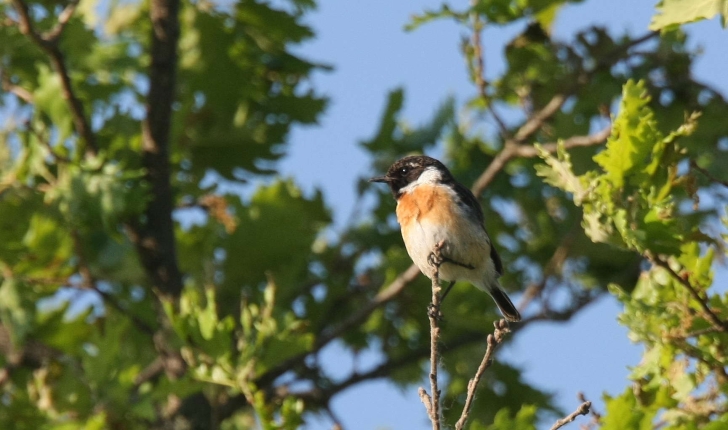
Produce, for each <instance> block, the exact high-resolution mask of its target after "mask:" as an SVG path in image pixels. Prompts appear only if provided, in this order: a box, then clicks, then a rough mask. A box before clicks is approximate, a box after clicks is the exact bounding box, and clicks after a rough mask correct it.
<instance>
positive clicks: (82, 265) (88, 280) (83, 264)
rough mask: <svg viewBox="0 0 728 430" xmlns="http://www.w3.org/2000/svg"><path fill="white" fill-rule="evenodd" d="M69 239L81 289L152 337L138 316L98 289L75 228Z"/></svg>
mask: <svg viewBox="0 0 728 430" xmlns="http://www.w3.org/2000/svg"><path fill="white" fill-rule="evenodd" d="M71 239H72V241H73V250H74V253H75V254H76V258H77V259H78V264H77V269H78V273H79V274H80V275H81V279H82V281H83V287H84V288H87V289H89V290H93V291H95V292H96V293H97V294H98V295H100V296H101V298H102V299H103V300H104V303H105V304H107V305H110V306H111V307H113V308H114V309H116V310H117V311H119V313H121V314H122V315H126V316H127V317H128V318H129V319H130V320H131V322H132V323H133V324H134V325H135V326H136V327H137V329H139V330H140V331H141V332H143V333H146V334H148V335H149V336H154V334H155V331H154V329H153V328H152V327H151V326H150V325H149V324H147V323H146V322H145V321H143V320H142V319H141V318H139V317H138V316H136V315H134V314H133V313H132V312H129V310H128V309H124V307H123V306H121V304H120V303H119V302H117V301H116V298H115V297H114V296H113V295H111V294H109V293H107V292H106V291H103V290H101V289H100V288H99V284H98V281H97V279H96V277H95V276H94V275H93V273H91V268H90V267H91V266H90V265H89V263H88V260H87V259H86V253H85V252H84V249H83V242H82V241H81V236H80V234H79V232H78V230H76V229H75V228H71Z"/></svg>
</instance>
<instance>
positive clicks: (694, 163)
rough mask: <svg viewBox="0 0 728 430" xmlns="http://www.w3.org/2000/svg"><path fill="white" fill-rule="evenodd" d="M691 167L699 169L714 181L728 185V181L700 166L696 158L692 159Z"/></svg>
mask: <svg viewBox="0 0 728 430" xmlns="http://www.w3.org/2000/svg"><path fill="white" fill-rule="evenodd" d="M690 167H692V168H693V169H695V170H697V171H698V172H700V173H702V174H703V175H704V176H705V177H706V178H708V179H709V180H711V181H712V182H715V183H718V184H721V185H723V186H724V187H728V181H725V180H723V179H718V178H716V177H715V176H713V175H712V174H711V173H710V172H708V171H707V170H705V169H703V168H702V167H700V166H698V162H697V161H695V160H690Z"/></svg>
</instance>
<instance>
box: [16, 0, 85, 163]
mask: <svg viewBox="0 0 728 430" xmlns="http://www.w3.org/2000/svg"><path fill="white" fill-rule="evenodd" d="M12 2H13V4H14V6H15V10H16V12H17V13H18V18H19V20H20V21H19V27H20V32H21V33H22V34H24V35H26V36H28V37H29V38H30V39H31V40H32V41H33V42H34V43H35V44H36V45H38V47H39V48H41V49H42V50H43V51H45V52H46V54H48V57H49V59H50V61H51V65H52V66H53V69H54V70H55V71H56V73H58V76H59V77H60V79H61V92H62V94H63V98H64V99H66V101H67V102H68V108H69V109H70V111H71V118H72V120H73V124H74V128H75V129H76V132H77V133H78V134H79V136H81V138H82V140H83V141H84V142H85V144H86V148H85V149H86V154H87V155H96V154H97V153H98V148H97V146H96V136H95V135H94V133H93V131H92V130H91V124H90V122H89V120H88V118H86V115H85V114H84V111H83V104H82V103H81V100H79V99H78V97H76V94H75V92H74V90H73V85H72V84H71V78H70V76H69V73H68V69H67V68H66V63H65V59H64V56H63V53H61V50H60V49H59V48H58V43H57V41H58V39H59V38H60V35H61V32H62V31H63V29H64V28H65V25H66V23H68V20H69V19H70V18H71V16H72V15H73V12H74V11H75V8H76V5H75V2H72V3H71V4H69V5H68V6H67V7H66V8H65V9H64V11H63V13H61V15H60V17H59V21H58V24H57V25H56V27H55V28H54V29H53V30H51V32H49V33H48V34H47V35H41V34H39V33H38V32H37V31H36V30H35V28H34V27H33V21H32V19H31V17H30V13H29V11H28V5H27V4H26V3H25V2H24V1H23V0H12Z"/></svg>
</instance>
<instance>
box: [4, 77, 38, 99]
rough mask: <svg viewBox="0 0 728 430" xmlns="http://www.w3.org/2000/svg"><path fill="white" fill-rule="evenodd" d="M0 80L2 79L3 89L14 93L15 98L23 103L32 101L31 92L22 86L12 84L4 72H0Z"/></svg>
mask: <svg viewBox="0 0 728 430" xmlns="http://www.w3.org/2000/svg"><path fill="white" fill-rule="evenodd" d="M0 75H1V76H0V81H2V89H3V91H7V92H9V93H11V94H14V95H15V96H16V97H17V98H19V99H20V100H22V101H24V102H25V103H28V104H32V103H33V102H34V99H33V94H32V93H31V92H30V91H28V90H26V89H25V88H23V87H20V86H18V85H14V84H13V83H12V82H11V81H10V77H9V76H8V75H7V74H5V73H0Z"/></svg>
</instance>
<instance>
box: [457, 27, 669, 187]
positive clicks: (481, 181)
mask: <svg viewBox="0 0 728 430" xmlns="http://www.w3.org/2000/svg"><path fill="white" fill-rule="evenodd" d="M658 36H659V32H654V31H652V32H649V33H647V34H645V35H643V36H641V37H639V38H637V39H634V40H631V41H629V43H626V44H624V45H622V46H618V47H616V48H615V49H614V50H612V52H610V53H607V54H606V55H604V56H603V57H602V58H601V59H600V61H598V62H597V63H596V65H595V66H594V68H593V69H591V70H589V71H583V72H582V73H581V75H579V76H577V77H576V78H575V81H574V84H572V85H571V86H570V87H569V88H567V89H566V90H564V91H563V92H562V93H557V94H554V96H553V97H552V98H551V100H550V101H549V102H548V103H546V105H545V106H544V107H543V108H541V109H540V110H539V111H538V112H536V113H535V114H533V115H531V116H530V118H529V119H528V120H527V121H526V122H525V123H524V124H523V125H522V126H521V127H520V128H519V129H518V130H517V131H516V133H515V134H514V135H513V137H512V138H509V139H506V140H505V142H504V143H503V149H502V150H501V152H500V153H498V155H496V157H495V158H494V159H493V161H491V163H490V165H489V166H488V168H486V170H485V171H483V173H482V174H481V175H480V177H479V178H478V179H477V180H476V181H475V184H474V185H473V187H472V188H471V189H472V191H473V194H475V195H476V196H479V195H480V194H482V192H483V190H485V188H486V187H487V186H488V185H489V184H490V183H491V182H492V181H493V179H494V178H495V175H496V174H498V172H500V171H501V170H502V169H503V167H505V165H506V163H507V162H508V161H510V160H511V159H512V158H515V157H535V156H536V155H538V152H537V151H536V150H535V148H533V147H532V146H530V145H529V146H525V145H524V146H521V145H522V144H523V143H524V142H525V141H526V140H527V139H529V138H530V137H531V136H533V135H534V134H535V133H536V132H537V131H538V130H539V129H541V128H542V127H543V125H544V123H545V122H546V121H547V120H548V119H549V118H551V117H552V116H553V115H554V114H556V113H557V112H558V111H559V109H561V107H562V106H563V105H564V103H565V102H566V100H567V98H568V97H569V96H571V95H572V94H574V92H575V91H576V90H577V88H578V85H579V83H580V82H582V81H584V80H586V79H588V78H589V76H590V75H592V74H593V73H595V72H596V71H597V70H599V69H602V68H605V67H609V66H611V65H612V64H614V63H615V62H617V61H618V60H619V59H620V58H621V57H622V56H623V55H624V54H625V53H626V52H627V51H629V50H630V49H631V48H633V47H635V46H637V45H640V44H642V43H644V42H647V41H649V40H651V39H653V38H655V37H658ZM602 133H604V131H602V132H599V133H597V134H595V135H594V136H581V137H572V138H571V139H567V140H565V141H564V143H566V142H569V141H570V142H569V143H570V145H573V146H590V145H596V144H598V143H601V142H602V140H603V139H602V140H599V139H596V138H597V137H598V136H600V135H602ZM607 136H609V133H608V132H607V134H606V136H605V137H604V139H606V137H607ZM547 150H548V151H549V152H553V151H555V150H556V147H555V144H554V146H553V147H551V146H550V147H549V149H547ZM520 151H524V152H523V153H521V152H520ZM531 154H532V155H531Z"/></svg>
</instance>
